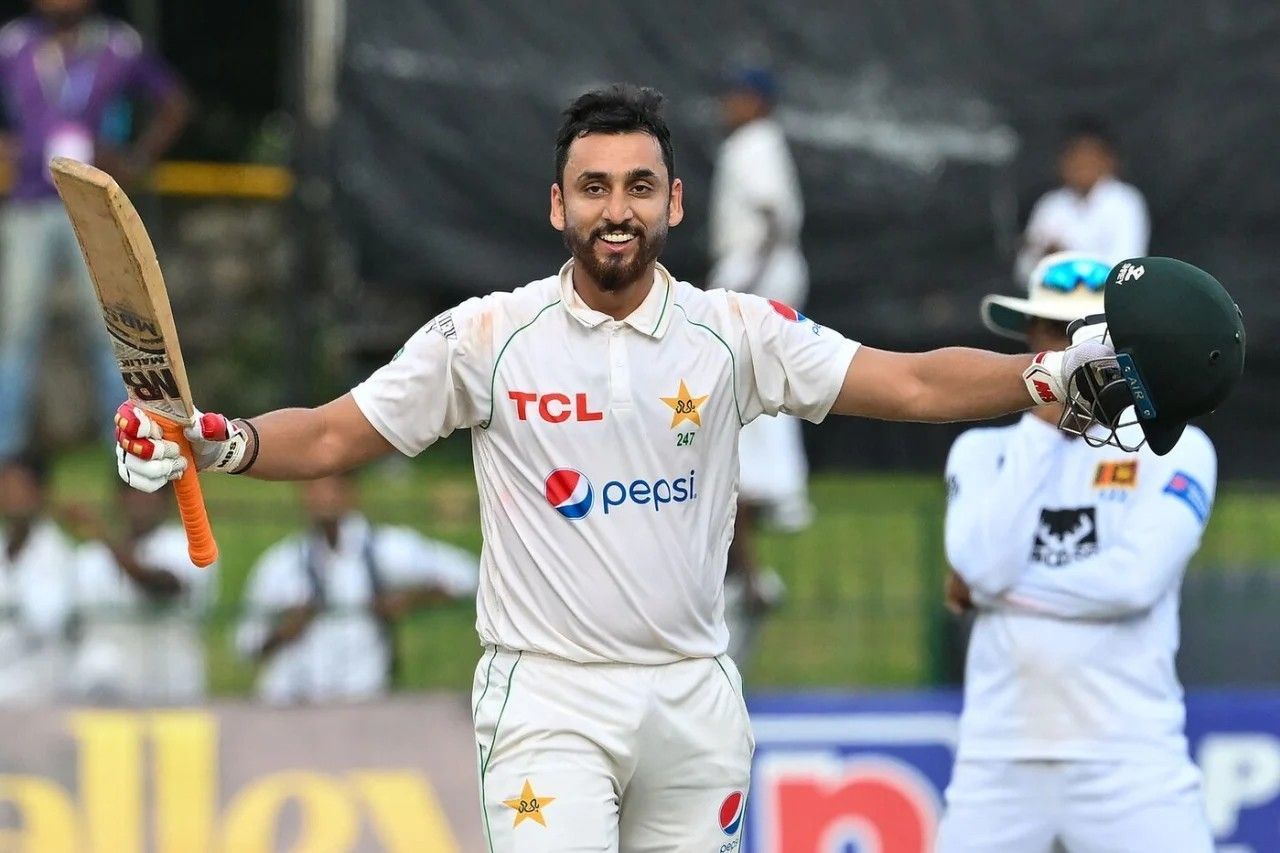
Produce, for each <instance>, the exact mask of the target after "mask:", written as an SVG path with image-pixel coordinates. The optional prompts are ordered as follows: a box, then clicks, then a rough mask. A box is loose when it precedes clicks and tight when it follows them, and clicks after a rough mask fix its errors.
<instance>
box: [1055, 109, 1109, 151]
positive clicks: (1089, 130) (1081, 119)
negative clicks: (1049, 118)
mask: <svg viewBox="0 0 1280 853" xmlns="http://www.w3.org/2000/svg"><path fill="white" fill-rule="evenodd" d="M1078 139H1092V140H1096V141H1097V142H1101V143H1102V144H1103V145H1105V146H1106V147H1107V148H1109V149H1111V151H1112V152H1114V151H1115V150H1116V136H1115V132H1114V131H1113V130H1112V129H1111V125H1110V124H1108V123H1107V121H1106V119H1103V118H1102V117H1100V116H1096V115H1077V116H1072V117H1071V118H1069V119H1067V121H1066V122H1065V123H1063V126H1062V144H1063V145H1064V146H1065V145H1070V144H1071V143H1072V142H1075V141H1076V140H1078Z"/></svg>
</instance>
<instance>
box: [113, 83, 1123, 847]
mask: <svg viewBox="0 0 1280 853" xmlns="http://www.w3.org/2000/svg"><path fill="white" fill-rule="evenodd" d="M661 103H662V97H661V95H659V94H658V93H657V92H655V91H653V90H651V89H639V88H636V87H633V86H624V85H618V86H612V87H610V88H607V89H603V90H600V91H595V92H590V93H587V94H585V95H583V96H582V97H580V98H578V99H577V100H576V101H575V102H574V103H573V104H572V105H571V106H570V107H569V108H568V110H566V112H565V115H564V123H563V124H562V126H561V127H560V131H559V133H558V135H557V139H556V147H555V155H556V157H555V181H554V183H553V184H552V185H551V191H550V196H551V198H550V201H551V206H550V207H551V209H550V219H551V225H552V226H553V227H554V228H556V229H557V230H558V231H560V232H561V233H562V234H563V236H564V240H565V244H566V246H568V248H569V251H570V253H571V255H572V257H571V258H570V260H569V261H568V262H566V263H565V264H564V266H563V267H561V269H560V271H559V272H558V273H557V274H555V275H552V276H549V277H547V278H544V279H541V280H539V281H535V282H532V283H531V284H527V285H525V286H524V287H520V288H517V289H516V290H514V291H511V292H501V293H493V294H490V295H488V296H485V297H481V298H476V299H470V300H468V301H466V302H464V303H462V304H461V305H459V306H457V307H456V308H454V309H453V310H451V311H446V312H445V313H443V314H441V315H439V316H438V317H436V318H435V319H433V320H432V321H431V322H429V323H427V324H426V326H424V327H423V328H422V329H421V330H420V331H419V332H418V333H417V334H415V335H414V336H413V337H412V338H411V339H410V340H409V341H408V343H407V344H406V345H405V348H404V350H403V351H402V353H401V354H400V355H399V356H397V357H396V358H395V359H393V360H392V361H391V363H389V364H387V365H386V366H385V367H383V368H381V369H380V370H378V371H377V372H376V373H374V374H373V375H372V376H371V377H370V378H369V379H368V380H366V381H365V382H363V383H361V384H360V385H358V386H357V387H356V388H354V389H353V390H352V391H351V392H350V393H349V394H346V395H344V396H343V397H341V398H339V399H337V400H334V401H333V402H331V403H328V404H326V405H324V406H320V407H318V408H315V409H285V410H280V411H276V412H270V413H268V414H265V415H261V416H258V417H255V418H251V419H248V420H233V421H228V420H227V419H226V418H224V417H222V416H221V415H203V416H201V417H200V418H199V419H198V420H197V423H196V424H195V425H193V427H192V428H191V429H190V430H189V432H188V434H189V436H190V438H191V440H192V443H193V446H194V448H195V451H196V457H197V467H198V468H200V469H202V470H217V471H229V472H231V473H237V474H248V475H250V476H253V477H259V478H262V479H275V480H281V479H308V478H314V477H320V476H325V475H328V474H331V473H333V472H336V471H342V470H345V469H348V468H351V467H353V466H356V465H360V464H362V463H365V462H368V461H370V460H372V459H374V458H376V457H378V456H381V455H383V454H386V453H389V452H391V451H392V450H398V451H400V452H402V453H405V454H408V455H411V456H412V455H416V454H418V453H420V452H421V451H423V450H424V449H426V448H427V447H428V446H430V445H431V444H432V443H434V442H435V441H436V440H437V439H439V438H442V437H443V436H446V435H448V434H449V433H451V432H453V430H455V429H459V428H464V427H465V428H470V429H471V431H472V432H471V435H472V447H473V452H474V456H475V469H476V479H477V482H478V484H479V491H480V516H481V525H482V528H483V532H484V543H485V544H484V550H483V553H482V555H481V568H480V590H479V594H478V604H477V611H478V614H477V629H478V631H479V634H480V639H481V642H482V643H483V644H484V647H485V651H484V654H483V657H482V658H481V660H480V663H479V665H478V666H477V669H476V679H475V688H474V691H475V692H474V702H473V708H474V714H475V730H476V752H477V757H478V761H479V768H480V778H481V792H482V799H483V818H484V824H485V831H486V836H487V838H488V843H489V847H490V849H491V850H493V851H502V853H508V851H520V853H537V851H548V853H551V851H554V853H566V851H588V850H591V851H602V850H603V851H608V850H613V851H617V850H619V849H621V850H625V851H628V853H641V851H654V853H656V852H657V851H670V850H707V851H714V850H725V851H729V850H733V849H736V848H737V847H738V846H739V845H740V844H741V832H742V826H743V820H742V816H743V811H744V809H745V802H746V793H747V789H748V785H749V777H750V768H751V754H752V750H753V747H754V743H753V740H752V736H751V727H750V723H749V721H748V719H747V712H746V707H745V705H744V703H743V700H742V694H741V682H740V679H739V677H738V673H737V670H736V668H735V667H734V664H733V661H732V660H730V659H729V658H728V657H727V656H726V655H725V648H726V646H727V643H728V631H727V630H726V628H725V622H724V615H723V612H724V597H723V590H724V574H725V560H726V553H727V550H728V547H729V540H730V537H731V536H732V531H733V517H734V509H735V505H736V496H737V483H738V431H739V430H740V429H741V427H742V425H743V424H745V423H748V422H750V421H751V420H752V419H754V418H756V417H758V416H760V415H773V414H776V413H779V412H785V413H788V414H793V415H797V416H800V417H804V418H808V419H809V420H812V421H820V420H822V419H823V418H824V417H826V415H827V414H828V413H829V412H832V411H834V412H837V413H840V414H847V415H861V416H865V417H875V418H885V419H891V420H914V421H951V420H966V419H979V418H986V417H993V416H996V415H1000V414H1005V413H1008V412H1013V411H1018V410H1021V409H1025V408H1029V407H1030V406H1032V405H1033V404H1039V403H1051V402H1056V401H1059V400H1064V399H1066V394H1065V391H1064V385H1065V377H1068V376H1070V375H1071V374H1072V372H1073V371H1074V369H1075V368H1076V367H1079V366H1080V365H1083V364H1085V363H1086V362H1089V361H1092V360H1096V359H1112V361H1114V359H1113V354H1112V353H1111V350H1110V348H1109V347H1107V346H1105V345H1102V344H1098V343H1092V342H1091V343H1088V344H1082V345H1080V346H1079V347H1075V348H1072V349H1068V350H1066V351H1065V352H1052V353H1041V354H1040V355H1038V356H1036V357H1035V358H1034V359H1033V358H1032V356H1030V355H1013V356H1010V355H996V354H994V353H988V352H982V351H978V350H969V349H954V348H953V349H943V350H937V351H934V352H930V353H920V354H911V355H908V354H902V353H891V352H885V351H881V350H875V349H872V348H870V347H860V346H859V345H858V344H857V343H855V342H853V341H851V340H848V339H847V338H845V337H844V336H842V335H841V334H839V333H838V332H836V331H834V330H832V329H828V328H824V327H823V326H820V325H818V324H817V323H815V322H812V321H810V320H808V319H806V318H805V317H804V316H802V315H800V314H798V313H797V312H796V311H794V310H792V309H791V308H789V307H788V306H786V305H784V304H782V303H780V302H771V301H769V300H766V299H763V298H761V297H758V296H752V295H748V294H737V293H730V292H727V291H723V290H713V291H702V290H699V289H697V288H695V287H694V286H693V285H690V284H687V283H685V282H682V281H679V280H677V279H675V278H674V277H673V276H672V275H671V274H670V273H669V272H667V270H666V269H664V268H663V267H662V265H661V264H659V263H658V261H657V259H658V257H659V255H660V254H661V252H662V248H663V245H664V244H665V242H666V238H667V231H668V229H669V228H671V227H672V226H675V225H678V224H679V223H680V221H681V219H682V218H683V217H684V206H683V198H684V189H683V186H682V184H681V182H680V180H679V179H678V178H676V177H675V155H674V152H673V149H672V145H671V135H670V132H669V131H668V129H667V126H666V123H665V122H664V121H663V118H662V115H661V112H660V106H661ZM118 423H119V425H120V430H121V434H120V438H121V449H120V451H119V454H118V458H119V460H120V472H121V476H123V477H125V478H126V479H128V480H129V482H130V483H132V484H133V485H135V486H136V487H138V488H142V489H153V488H158V487H159V486H160V485H162V484H163V483H164V482H165V481H166V480H170V479H173V478H175V477H177V476H178V475H180V474H181V471H182V469H183V468H184V467H185V465H186V463H185V462H184V461H183V460H182V458H181V457H180V456H179V454H178V449H177V447H176V445H173V444H172V443H169V442H165V441H163V440H161V437H160V433H159V431H158V429H157V428H156V426H155V424H153V423H152V422H151V421H150V420H149V419H147V418H146V417H145V416H144V415H143V414H142V413H141V412H139V411H138V410H136V409H135V408H133V407H132V406H127V405H126V406H122V407H121V410H120V413H119V416H118ZM126 448H127V450H126Z"/></svg>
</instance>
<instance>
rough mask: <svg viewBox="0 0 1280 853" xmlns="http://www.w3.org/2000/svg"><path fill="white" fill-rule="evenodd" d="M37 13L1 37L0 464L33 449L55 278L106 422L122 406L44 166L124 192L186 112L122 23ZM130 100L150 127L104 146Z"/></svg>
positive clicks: (75, 13)
mask: <svg viewBox="0 0 1280 853" xmlns="http://www.w3.org/2000/svg"><path fill="white" fill-rule="evenodd" d="M32 6H33V9H34V14H32V15H27V16H25V17H22V18H18V19H17V20H14V21H11V22H10V23H9V24H8V25H6V26H5V27H4V29H3V30H0V86H2V87H3V92H4V104H5V106H6V108H7V112H8V116H7V117H8V121H9V127H10V129H11V133H12V135H11V136H6V137H4V139H3V140H2V141H0V151H2V152H3V154H5V155H7V159H8V160H9V161H10V163H11V164H12V165H13V167H14V168H13V188H12V192H11V195H10V201H9V203H8V205H7V207H6V209H5V211H4V218H3V223H2V224H0V241H3V249H2V251H3V261H2V262H0V264H2V265H0V459H3V458H4V457H6V456H9V455H11V454H13V453H16V452H17V451H18V450H19V449H20V448H22V446H23V444H24V443H25V441H26V437H27V429H28V427H29V421H30V412H31V405H30V402H29V398H30V391H31V384H32V383H31V380H32V377H33V374H34V372H35V366H36V364H37V361H36V359H37V357H38V355H39V352H40V346H41V343H42V340H43V337H44V330H45V327H46V320H47V318H46V314H47V313H48V307H49V302H50V295H51V293H52V291H53V288H54V284H55V282H56V281H57V278H58V276H59V275H60V274H64V273H70V274H71V277H72V278H73V279H74V281H73V282H72V284H73V285H74V289H75V297H76V306H77V320H78V322H79V324H80V332H79V334H78V336H77V337H78V339H79V340H81V341H83V342H84V345H85V347H86V350H87V355H88V357H89V360H90V364H91V368H92V376H93V384H94V386H95V391H96V393H97V395H98V404H99V413H100V417H99V418H98V422H99V423H104V424H106V423H111V421H112V415H113V413H114V411H115V407H116V405H117V404H118V403H119V402H120V400H121V399H122V398H123V396H124V385H123V384H122V383H121V381H120V375H119V372H118V371H117V370H116V366H115V362H114V360H113V359H112V356H111V350H110V348H109V344H108V341H107V337H106V332H105V330H104V328H103V325H102V318H101V315H100V313H99V309H98V303H97V300H96V299H95V298H94V294H93V288H92V285H91V283H90V282H89V278H88V272H87V270H86V269H85V266H84V263H83V261H82V260H81V256H80V249H79V247H78V245H77V244H76V240H75V235H74V233H73V232H72V230H71V225H70V223H69V222H68V221H67V217H66V214H65V213H63V210H62V205H61V203H60V202H59V200H58V196H57V192H56V191H55V190H54V187H53V181H52V179H51V178H50V177H49V170H48V163H49V160H50V159H51V158H53V157H57V156H67V157H74V158H75V159H77V160H84V161H88V162H91V163H95V164H96V165H98V166H100V167H102V168H104V169H106V170H107V171H108V172H110V173H111V174H113V175H114V176H115V177H116V178H117V179H119V180H120V181H121V182H122V183H125V182H128V181H130V180H133V179H136V178H139V177H141V176H142V175H143V174H144V173H145V172H146V171H147V169H149V168H150V166H151V164H152V163H153V162H154V161H155V160H156V159H157V158H158V157H160V155H161V154H163V153H164V152H165V151H166V150H167V149H168V148H169V146H170V144H171V143H172V142H173V141H174V139H175V138H176V137H177V135H178V133H179V131H180V130H181V129H182V127H183V125H184V124H185V122H186V117H187V113H188V102H187V97H186V95H185V94H184V93H183V90H182V88H181V87H180V86H179V85H178V82H177V80H176V78H175V77H174V75H173V73H172V72H171V71H170V70H169V69H168V68H167V67H166V66H165V65H164V64H163V63H161V62H160V60H159V59H157V58H156V57H155V56H153V55H151V54H149V53H147V52H146V51H144V50H143V47H142V41H141V39H140V38H139V36H138V34H137V32H135V31H134V30H133V29H132V28H131V27H129V26H128V25H127V24H124V23H123V22H121V21H116V20H112V19H110V18H106V17H103V16H100V15H96V14H94V11H93V3H92V2H91V0H35V2H33V4H32ZM135 93H137V94H141V95H143V96H145V97H146V98H147V99H148V100H150V101H151V103H152V106H153V107H154V110H153V114H152V118H151V121H150V123H149V124H148V125H147V126H146V128H145V129H144V130H143V131H142V133H141V134H140V135H139V136H138V138H137V140H136V141H135V142H134V143H133V144H132V145H130V146H128V147H127V148H116V147H108V146H105V145H104V144H103V142H104V134H105V133H107V132H108V131H107V129H106V127H105V125H106V124H108V123H109V121H110V120H111V119H112V117H113V116H115V115H118V107H119V105H120V103H121V101H122V99H123V98H124V97H126V96H128V95H130V94H135ZM115 135H118V132H116V134H115Z"/></svg>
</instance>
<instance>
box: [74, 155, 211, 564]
mask: <svg viewBox="0 0 1280 853" xmlns="http://www.w3.org/2000/svg"><path fill="white" fill-rule="evenodd" d="M49 170H50V172H51V173H52V174H53V182H54V184H55V185H56V186H57V188H58V194H59V195H60V196H62V204H63V206H64V207H66V209H67V216H68V217H69V218H70V219H71V225H72V227H73V228H74V229H75V232H76V240H77V241H79V243H80V251H81V252H83V253H84V262H85V264H86V265H87V266H88V267H89V276H90V278H92V279H93V288H94V290H96V291H97V293H98V302H99V303H100V304H101V306H102V320H103V322H104V323H106V325H107V332H108V333H109V334H110V336H111V347H112V350H113V351H114V353H115V357H116V363H117V364H118V365H119V366H120V376H121V377H122V378H123V379H124V384H125V388H126V390H127V392H128V395H129V399H130V400H131V401H132V402H133V403H134V404H136V405H137V406H138V407H139V408H141V409H143V410H145V411H146V412H147V414H148V415H149V416H150V417H152V418H154V419H155V421H156V423H158V424H159V425H160V427H161V429H163V430H164V437H165V438H166V439H168V440H169V441H174V442H177V443H178V446H179V447H181V448H182V455H183V456H185V457H186V458H187V470H186V471H184V472H183V474H182V477H181V479H179V480H177V481H176V482H175V483H174V484H173V486H174V492H175V493H176V494H177V497H178V509H179V511H180V513H181V515H182V526H183V528H184V529H185V530H186V533H187V549H188V552H189V553H190V555H191V562H193V563H195V564H196V565H197V566H208V565H210V564H212V563H213V562H214V561H215V560H216V559H218V545H217V543H216V542H215V541H214V539H213V530H212V528H210V526H209V515H208V513H207V512H206V511H205V506H204V496H203V495H202V494H201V492H200V480H199V478H198V477H197V476H196V464H195V459H194V458H193V457H192V454H191V444H190V443H189V442H188V441H187V437H186V436H185V435H183V434H182V430H183V428H184V427H186V426H189V425H190V424H191V423H192V421H193V418H194V414H195V406H194V405H193V404H192V402H191V388H190V386H189V385H188V384H187V371H186V368H185V367H184V366H183V363H182V351H181V350H180V349H179V348H178V330H177V329H176V328H175V327H174V324H173V311H172V309H171V308H170V307H169V294H168V292H167V291H166V290H165V287H164V277H163V276H162V275H161V274H160V264H159V262H158V261H157V260H156V250H155V248H154V247H153V246H152V245H151V238H150V237H149V236H147V229H146V227H145V226H144V225H143V224H142V219H141V218H140V217H139V216H138V211H136V210H135V209H134V207H133V204H132V202H130V201H129V197H128V196H126V195H125V194H124V191H123V190H121V189H120V186H119V185H118V184H117V183H116V182H115V180H114V179H113V178H112V177H111V176H110V175H108V174H107V173H106V172H104V171H102V170H101V169H95V168H94V167H93V166H90V165H88V164H85V163H81V162H79V161H77V160H72V159H70V158H69V157H55V158H53V160H52V161H51V162H50V164H49Z"/></svg>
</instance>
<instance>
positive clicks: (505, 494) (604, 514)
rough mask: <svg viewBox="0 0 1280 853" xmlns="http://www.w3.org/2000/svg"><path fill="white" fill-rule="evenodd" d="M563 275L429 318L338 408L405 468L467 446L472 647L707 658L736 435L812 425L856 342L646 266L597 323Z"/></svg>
mask: <svg viewBox="0 0 1280 853" xmlns="http://www.w3.org/2000/svg"><path fill="white" fill-rule="evenodd" d="M572 269H573V268H572V263H571V262H570V263H568V264H566V265H565V266H564V267H563V268H562V269H561V271H560V274H559V275H557V276H552V277H549V278H545V279H542V280H540V281H535V282H533V283H531V284H528V285H526V286H524V287H521V288H519V289H518V290H515V291H513V292H510V293H493V294H490V295H488V296H485V297H481V298H476V299H470V300H468V301H467V302H464V303H462V304H461V305H459V306H458V307H457V308H454V309H453V310H451V311H446V312H445V313H443V314H441V315H440V316H438V317H436V318H435V319H434V320H432V321H431V322H430V323H428V324H427V325H426V326H425V327H423V329H421V330H420V331H419V332H418V333H417V334H415V335H414V336H413V337H412V338H410V339H409V341H408V343H407V344H406V345H405V347H404V349H403V350H402V352H401V353H400V355H398V356H397V357H396V358H395V359H393V360H392V361H391V362H390V363H389V364H387V365H386V366H384V367H383V368H381V369H380V370H378V371H377V372H376V373H374V374H373V376H371V377H370V378H369V379H368V380H367V381H365V382H364V383H362V384H361V385H359V386H357V387H356V388H355V389H354V391H353V392H352V393H353V396H354V398H355V401H356V404H357V405H358V406H359V407H360V410H361V411H362V412H363V413H364V415H365V417H367V418H368V419H369V422H370V423H371V424H372V425H373V426H374V427H375V428H376V429H377V430H378V431H379V432H380V433H381V434H382V435H383V436H385V437H386V438H387V440H388V441H389V442H391V444H392V445H394V446H395V447H396V448H397V449H399V450H400V451H401V452H403V453H406V454H408V455H416V454H417V453H420V452H421V451H422V450H423V449H425V448H426V447H428V446H430V445H431V444H432V443H433V442H435V441H436V440H437V439H439V438H441V437H443V436H446V435H448V434H449V433H451V432H452V431H453V430H455V429H459V428H471V430H472V432H471V436H472V448H473V453H474V459H475V469H476V479H477V482H478V484H479V492H480V522H481V527H482V530H483V533H484V543H485V544H484V550H483V553H482V554H481V561H480V570H481V577H480V592H479V601H478V606H477V610H478V617H477V627H478V629H479V633H480V638H481V640H482V641H483V642H484V643H486V644H496V645H501V646H505V647H507V648H512V649H521V650H529V651H534V652H541V653H544V654H550V655H555V656H558V657H561V658H565V659H568V660H574V661H584V662H588V661H617V662H623V663H637V664H657V663H666V662H670V661H674V660H678V659H680V658H685V657H710V656H714V655H717V654H720V653H722V652H724V650H725V647H726V645H727V641H728V632H727V630H726V628H725V624H724V614H723V611H724V590H723V587H724V584H723V581H724V572H725V559H726V554H727V550H728V547H729V540H730V537H731V535H732V528H733V513H734V509H735V505H736V498H737V485H738V431H739V429H740V428H741V427H742V425H743V424H744V423H747V422H749V421H751V420H752V419H754V418H756V417H757V416H759V415H761V414H768V415H772V414H776V413H778V412H787V413H790V414H794V415H798V416H800V417H804V418H807V419H809V420H812V421H814V422H817V421H820V420H822V419H823V418H824V417H825V416H826V414H827V412H828V411H829V410H830V408H831V405H832V403H833V402H834V401H835V398H836V395H837V394H838V393H839V390H840V388H841V385H842V383H843V380H844V377H845V374H846V372H847V370H848V368H849V363H850V360H851V359H852V358H853V356H854V353H855V351H856V349H857V344H855V343H854V342H852V341H850V340H847V339H846V338H844V337H843V336H841V335H840V334H839V333H837V332H835V331H833V330H831V329H827V328H824V327H822V326H819V325H818V324H817V323H814V322H812V321H810V320H808V319H807V318H805V317H803V316H802V315H799V314H797V313H796V312H795V311H794V310H792V309H790V308H788V307H787V306H785V305H782V304H780V303H770V302H768V301H766V300H764V299H761V298H759V297H755V296H749V295H745V294H737V293H730V292H726V291H722V290H715V291H702V290H699V289H697V288H695V287H693V286H692V285H690V284H688V283H685V282H680V281H675V280H674V279H672V277H671V275H670V274H669V273H668V272H667V271H666V270H665V269H664V268H662V267H661V266H658V267H657V270H656V273H655V278H654V282H653V285H652V287H651V289H650V291H649V293H648V295H647V296H646V297H645V299H644V301H643V302H642V303H641V305H640V307H639V308H637V309H636V310H635V312H634V313H632V314H631V315H630V316H628V317H627V318H626V319H624V320H614V319H612V318H611V317H608V316H607V315H605V314H601V313H600V312H598V311H593V310H591V309H590V308H588V307H587V306H586V305H585V304H584V303H583V302H582V300H581V299H580V298H579V297H578V295H577V293H576V292H575V291H574V288H573V280H572Z"/></svg>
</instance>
